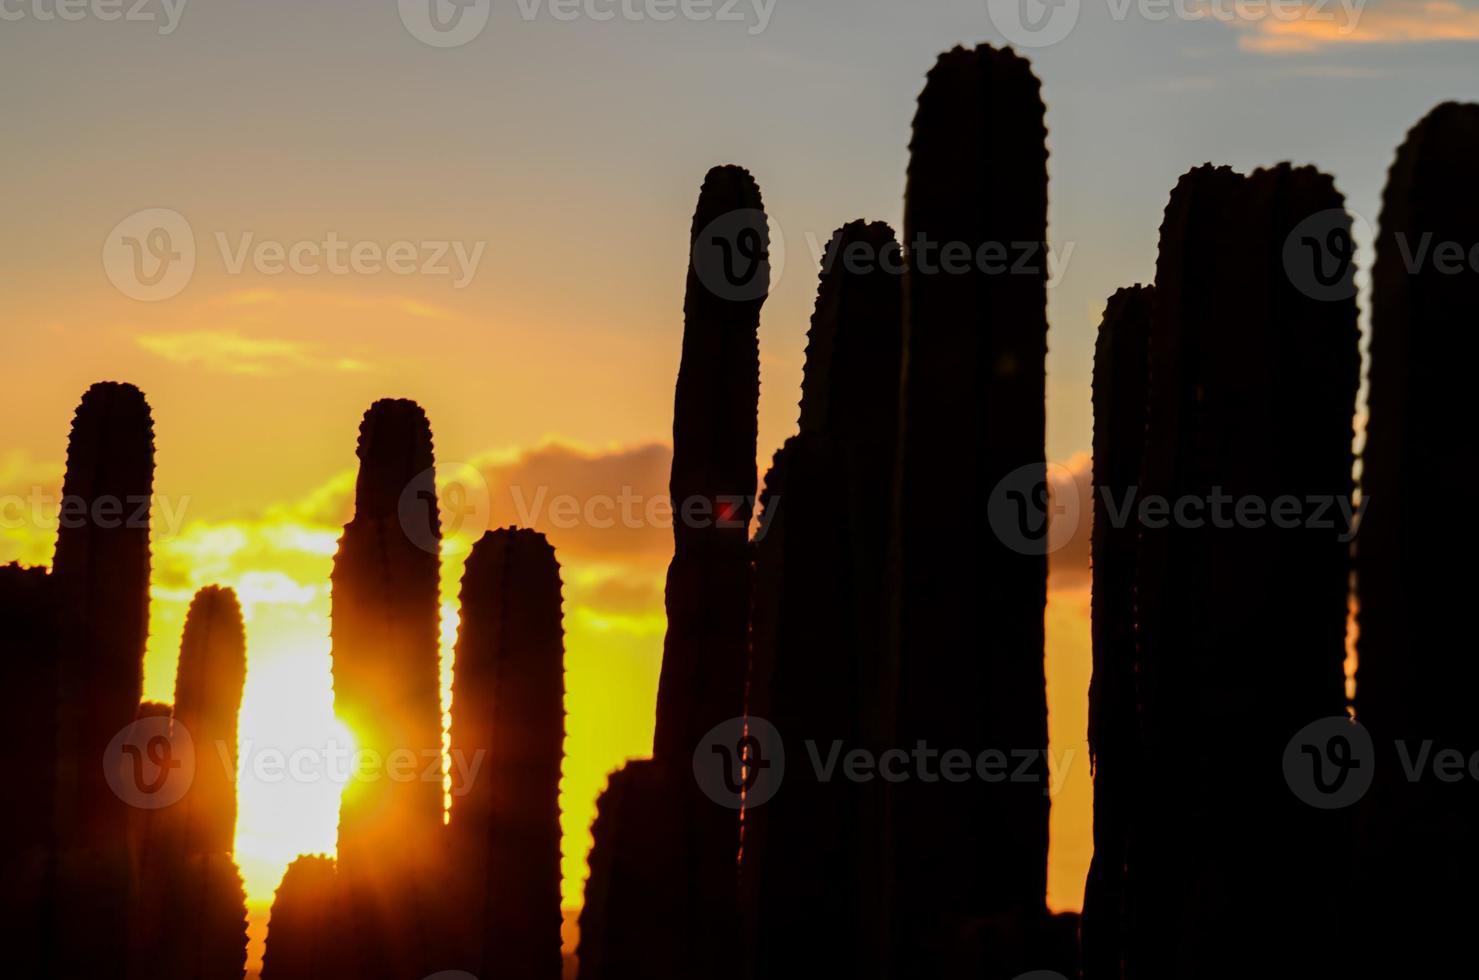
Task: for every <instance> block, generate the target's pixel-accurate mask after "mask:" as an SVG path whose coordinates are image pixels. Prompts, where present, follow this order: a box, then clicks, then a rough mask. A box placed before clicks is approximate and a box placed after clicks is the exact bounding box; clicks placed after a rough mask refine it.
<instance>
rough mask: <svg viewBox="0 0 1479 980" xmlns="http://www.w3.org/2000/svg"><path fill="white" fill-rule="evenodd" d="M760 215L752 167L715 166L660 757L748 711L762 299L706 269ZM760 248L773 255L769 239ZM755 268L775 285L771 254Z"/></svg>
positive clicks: (699, 238) (680, 488)
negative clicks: (712, 253)
mask: <svg viewBox="0 0 1479 980" xmlns="http://www.w3.org/2000/svg"><path fill="white" fill-rule="evenodd" d="M762 215H763V204H762V202H761V199H760V188H759V186H758V185H756V183H755V180H754V178H752V177H751V176H750V174H749V172H748V171H745V170H742V169H740V168H739V167H733V166H729V167H715V168H714V169H713V170H710V171H709V173H708V176H707V177H705V178H704V184H703V189H702V190H701V191H700V192H699V199H698V208H697V211H696V212H695V213H694V216H693V229H692V233H691V237H690V242H691V250H692V255H693V260H692V261H691V262H690V263H689V269H688V282H687V291H686V294H685V297H684V301H683V354H682V358H681V360H680V362H679V367H678V386H677V393H676V396H675V398H674V404H673V470H672V477H671V480H670V482H669V493H670V495H671V497H672V501H673V508H674V519H673V546H674V554H673V561H672V564H671V565H670V566H669V568H668V579H667V616H668V632H667V638H666V641H665V642H664V644H663V663H662V676H661V679H660V682H659V686H658V694H657V727H656V732H655V734H654V737H653V756H654V758H656V759H657V760H658V761H659V762H662V763H665V764H673V765H684V766H686V765H687V764H688V760H689V758H690V756H691V755H692V754H693V750H694V747H695V746H696V745H697V744H698V742H699V739H701V738H702V737H703V736H704V735H705V734H707V732H708V731H709V729H710V728H712V727H713V726H714V725H716V724H718V723H719V722H722V721H727V720H729V719H731V718H735V717H738V716H739V715H740V714H741V713H742V712H743V710H744V696H745V667H746V634H747V630H748V624H749V615H750V554H749V524H750V515H751V510H752V506H753V498H754V496H755V449H756V438H757V435H756V433H757V425H758V415H757V412H758V405H759V398H760V342H759V336H758V330H759V327H760V308H761V306H762V304H763V303H764V301H765V296H764V295H763V294H762V295H760V296H759V297H756V298H750V295H749V291H748V290H745V289H742V288H738V287H737V289H738V292H739V294H740V295H741V296H743V297H744V298H733V295H734V294H732V293H731V291H730V289H729V288H728V283H726V282H724V281H723V280H715V279H714V278H713V277H712V276H711V275H704V274H703V273H704V272H705V270H706V265H705V261H704V256H705V254H706V253H707V251H708V250H710V249H713V248H716V247H720V246H715V245H714V242H713V240H712V239H714V238H719V239H724V240H725V244H724V246H722V247H724V248H732V249H734V250H735V251H738V250H739V246H738V245H737V244H733V243H730V242H728V239H730V238H735V237H739V235H741V234H743V233H744V232H753V233H755V234H758V235H762V236H763V235H768V229H767V227H766V225H765V223H764V221H763V220H760V218H761V216H762ZM732 222H738V223H739V232H735V231H734V230H733V229H732V228H731V223H732ZM705 236H709V237H708V238H706V237H705ZM760 247H761V248H762V249H764V250H767V251H766V254H768V238H765V239H764V244H762V245H761V246H760ZM749 271H751V272H754V270H749ZM758 274H759V275H763V276H765V277H766V280H765V281H766V282H767V283H768V281H769V267H768V260H767V264H765V265H764V266H763V269H762V271H760V272H759V273H758ZM686 508H691V510H688V509H686ZM690 514H691V515H692V516H685V515H690Z"/></svg>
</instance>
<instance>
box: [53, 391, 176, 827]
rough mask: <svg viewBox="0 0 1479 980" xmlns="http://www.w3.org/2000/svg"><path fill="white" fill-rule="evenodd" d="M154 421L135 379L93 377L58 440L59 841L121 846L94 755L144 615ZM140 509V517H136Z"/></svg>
mask: <svg viewBox="0 0 1479 980" xmlns="http://www.w3.org/2000/svg"><path fill="white" fill-rule="evenodd" d="M153 484H154V426H153V422H152V420H151V419H150V415H149V404H148V402H147V401H145V400H144V395H143V394H142V393H141V392H140V391H139V390H138V389H137V388H135V387H133V386H132V385H127V384H116V383H111V382H109V383H103V384H96V385H93V386H92V387H91V388H89V389H88V390H87V393H86V394H85V395H83V396H82V403H81V404H80V405H79V406H78V408H77V415H76V417H75V419H74V420H73V423H72V434H71V440H70V442H69V443H68V446H67V475H66V478H65V480H64V482H63V485H62V498H63V500H62V514H61V526H60V531H59V533H58V534H57V545H56V556H55V558H54V560H53V562H52V577H53V581H54V583H55V593H56V604H57V612H58V620H59V637H60V643H59V650H58V661H59V669H60V672H61V704H60V712H61V717H60V725H59V730H58V738H59V747H58V756H59V765H58V771H57V807H56V819H57V831H58V837H59V840H60V842H61V843H62V844H63V846H71V847H80V848H89V847H98V848H108V847H112V846H117V845H118V844H120V843H121V836H120V835H121V832H122V827H123V824H124V820H123V813H124V810H123V803H122V801H121V800H119V799H118V797H117V796H115V795H114V794H113V792H112V790H110V789H109V788H108V785H107V783H106V782H105V781H104V780H103V775H102V768H101V766H100V765H99V760H100V759H102V758H103V750H104V749H105V748H106V747H107V745H108V743H109V741H111V740H112V738H113V736H114V735H115V734H117V733H118V731H119V730H120V729H122V728H123V727H124V726H125V725H127V724H128V723H129V722H131V721H132V720H133V717H134V710H135V708H136V707H137V705H138V703H139V695H140V692H141V689H142V686H143V662H144V644H145V642H146V640H147V638H148V624H149V522H148V518H147V515H148V510H147V508H146V509H144V510H143V511H142V512H140V511H139V507H140V506H141V505H144V506H146V505H147V502H148V500H149V499H150V496H151V495H152V493H153ZM135 518H139V519H135Z"/></svg>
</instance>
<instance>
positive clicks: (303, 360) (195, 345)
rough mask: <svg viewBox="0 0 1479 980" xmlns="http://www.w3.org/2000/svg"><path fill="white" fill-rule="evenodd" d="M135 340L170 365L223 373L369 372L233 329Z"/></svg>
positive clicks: (299, 345)
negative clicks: (248, 335) (245, 334)
mask: <svg viewBox="0 0 1479 980" xmlns="http://www.w3.org/2000/svg"><path fill="white" fill-rule="evenodd" d="M134 340H135V342H136V343H137V344H138V345H139V346H140V347H142V348H143V349H144V350H146V351H148V352H149V353H151V354H154V355H156V356H158V357H162V358H164V359H165V360H167V361H170V362H171V363H174V364H183V365H187V366H191V367H200V368H204V369H205V370H208V371H219V372H222V373H224V374H245V375H253V376H268V375H278V374H285V373H288V372H290V371H331V372H338V373H360V372H364V371H369V370H371V369H372V368H371V365H370V364H368V363H367V362H365V361H361V360H358V359H355V358H350V357H339V356H334V355H332V354H328V353H326V352H324V350H323V349H322V348H321V347H319V346H317V345H315V344H308V343H303V342H301V341H296V340H281V339H275V338H270V337H247V336H244V335H242V334H240V333H237V332H235V331H232V330H197V331H188V332H184V333H168V334H146V335H143V336H139V337H136V338H134Z"/></svg>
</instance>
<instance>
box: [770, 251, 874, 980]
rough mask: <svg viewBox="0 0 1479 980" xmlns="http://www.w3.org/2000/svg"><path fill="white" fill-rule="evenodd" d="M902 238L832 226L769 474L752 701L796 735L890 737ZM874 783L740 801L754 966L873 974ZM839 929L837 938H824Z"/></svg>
mask: <svg viewBox="0 0 1479 980" xmlns="http://www.w3.org/2000/svg"><path fill="white" fill-rule="evenodd" d="M898 259H899V256H898V244H897V242H896V241H895V240H894V236H893V232H892V230H891V229H889V228H888V226H887V225H883V224H874V225H866V224H864V223H863V222H855V223H853V224H850V225H848V226H846V227H845V228H843V229H841V230H840V231H838V232H837V233H836V234H835V235H834V236H833V239H832V241H831V244H830V246H829V248H828V251H827V253H826V255H825V257H824V258H823V262H822V269H823V271H822V276H821V285H820V290H819V294H818V298H817V306H816V312H815V315H814V316H813V318H812V327H811V332H810V334H809V342H808V346H807V357H806V373H805V380H804V383H803V386H802V392H803V394H802V401H801V430H802V431H801V434H800V435H798V436H795V437H793V438H791V439H789V440H787V442H786V445H785V447H784V448H783V449H782V450H781V451H780V452H778V453H777V454H776V457H775V465H774V466H773V467H772V468H771V471H770V474H769V475H768V476H767V477H766V489H765V495H764V497H763V506H764V508H765V511H764V514H763V515H762V519H761V525H760V526H761V527H762V528H764V529H765V533H764V536H763V537H762V538H760V539H759V540H758V541H757V543H756V545H755V555H756V571H755V578H756V582H755V599H754V616H753V622H752V628H751V632H752V643H753V647H754V649H753V665H752V670H751V683H750V713H751V714H753V715H758V716H760V717H763V718H766V719H768V720H769V721H771V722H772V723H773V724H774V725H775V726H776V727H777V728H778V730H780V731H781V732H783V733H785V735H786V737H787V738H788V740H789V741H791V742H792V743H793V744H801V743H803V742H808V741H809V742H814V743H815V744H816V745H817V746H818V747H819V751H820V752H822V753H824V754H826V753H828V752H831V751H832V749H831V747H832V746H834V745H842V746H844V748H843V750H842V751H844V752H847V751H852V750H855V749H858V748H864V749H868V750H871V751H873V752H874V753H881V752H882V751H883V750H884V749H885V748H887V747H889V741H888V738H889V733H888V732H887V730H886V725H887V721H888V719H889V718H890V717H891V715H892V699H891V693H892V688H891V683H890V680H891V675H892V665H891V657H890V633H891V622H890V617H889V608H890V604H889V584H890V583H889V575H888V554H889V545H890V529H891V526H892V521H891V516H892V508H893V489H894V486H893V472H894V456H895V449H896V445H897V418H898V406H899V383H900V377H901V355H902V338H901V326H902V321H901V310H900V302H901V290H900V287H901V285H902V280H901V278H900V276H899V275H897V274H896V272H891V271H889V268H890V264H891V267H892V268H893V269H897V268H898V267H899V266H898ZM882 786H883V784H881V783H875V784H873V785H863V784H858V783H854V782H851V781H849V780H845V779H841V778H838V779H834V780H832V781H830V782H822V781H821V780H819V779H818V778H817V777H816V775H815V774H814V773H813V772H812V771H811V770H810V769H809V768H808V767H806V766H799V767H793V768H792V769H791V770H790V771H789V772H788V775H787V779H786V784H785V791H784V793H783V794H781V795H779V796H777V797H776V798H775V799H774V800H771V801H769V802H768V803H766V805H765V806H763V807H759V808H756V809H753V810H747V811H746V813H745V823H744V826H745V838H744V879H745V893H746V906H747V917H752V916H753V917H757V918H758V922H757V925H756V927H755V928H756V931H757V939H756V941H757V944H758V950H757V954H756V956H757V965H756V973H757V975H759V976H764V977H777V978H779V977H790V976H795V977H814V976H818V975H822V974H827V973H838V974H845V975H849V976H866V975H875V976H882V975H883V972H882V971H883V970H884V968H885V967H886V965H887V958H886V953H887V945H888V944H887V924H888V920H887V917H886V914H885V911H884V910H885V893H886V887H887V861H886V853H887V850H888V846H887V840H886V836H885V833H884V828H885V808H884V798H883V793H882ZM819 936H827V937H839V936H846V937H849V939H848V940H847V941H845V942H832V941H817V937H819Z"/></svg>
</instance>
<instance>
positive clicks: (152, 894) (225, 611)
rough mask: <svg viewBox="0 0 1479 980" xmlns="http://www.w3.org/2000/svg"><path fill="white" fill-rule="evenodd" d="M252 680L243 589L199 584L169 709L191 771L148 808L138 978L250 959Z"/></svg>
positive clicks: (167, 978)
mask: <svg viewBox="0 0 1479 980" xmlns="http://www.w3.org/2000/svg"><path fill="white" fill-rule="evenodd" d="M245 682H246V634H245V631H244V626H243V623H242V616H241V606H240V604H239V603H238V602H237V600H236V593H234V592H233V591H232V590H230V589H223V588H220V587H218V586H209V587H207V588H204V589H201V590H200V591H199V592H197V593H196V595H195V599H194V601H192V602H191V604H190V611H189V613H188V615H187V616H186V619H185V631H184V635H183V637H182V639H181V642H180V658H179V665H178V667H177V670H176V674H175V704H174V707H173V709H172V710H171V709H169V708H168V707H165V710H164V712H163V715H164V716H166V717H169V716H172V724H171V738H172V739H174V740H176V741H180V740H184V739H188V740H189V742H190V744H191V745H192V746H193V759H194V775H193V778H192V779H191V782H190V785H189V788H188V789H187V790H186V792H185V795H184V797H183V798H182V799H181V800H180V801H179V802H177V803H175V804H173V805H172V806H170V807H169V808H168V809H165V810H162V811H159V812H157V813H150V814H149V819H148V822H147V825H146V827H145V829H144V832H143V835H142V837H143V839H142V841H141V844H140V854H139V860H138V867H139V873H138V877H139V889H138V891H139V897H138V901H139V910H138V911H139V924H138V926H137V927H136V928H135V929H134V934H135V940H136V952H135V953H134V954H133V957H132V960H133V962H132V964H131V971H132V975H133V976H135V977H138V978H140V980H142V978H145V977H149V978H157V980H171V978H177V980H214V978H219V980H231V978H238V977H240V976H241V974H242V971H243V970H244V968H245V962H246V950H247V936H246V919H247V912H246V895H245V892H244V891H243V886H242V882H241V875H240V873H239V872H238V871H237V868H236V865H235V863H234V861H233V860H232V850H233V846H234V841H235V835H236V728H237V716H238V714H239V713H240V709H241V697H242V689H243V686H244V685H245ZM156 713H157V709H156ZM177 754H180V753H177Z"/></svg>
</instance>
